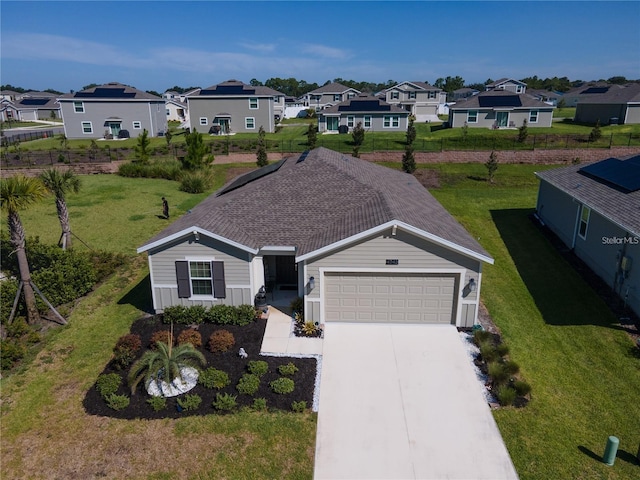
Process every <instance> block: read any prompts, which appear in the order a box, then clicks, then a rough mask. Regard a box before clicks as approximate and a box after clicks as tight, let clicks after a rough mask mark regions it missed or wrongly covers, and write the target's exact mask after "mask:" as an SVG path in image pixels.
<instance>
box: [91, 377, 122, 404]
mask: <svg viewBox="0 0 640 480" xmlns="http://www.w3.org/2000/svg"><path fill="white" fill-rule="evenodd" d="M120 384H122V377H121V376H120V375H118V374H117V373H103V374H102V375H100V376H99V377H98V379H97V380H96V390H98V393H99V394H100V396H101V397H102V398H104V399H105V400H106V399H107V397H108V396H110V395H114V394H115V393H116V392H117V391H118V388H120Z"/></svg>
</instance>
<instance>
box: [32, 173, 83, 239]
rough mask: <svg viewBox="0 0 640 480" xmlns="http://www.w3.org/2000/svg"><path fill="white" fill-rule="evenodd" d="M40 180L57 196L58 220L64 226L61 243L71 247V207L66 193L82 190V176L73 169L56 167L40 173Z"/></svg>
mask: <svg viewBox="0 0 640 480" xmlns="http://www.w3.org/2000/svg"><path fill="white" fill-rule="evenodd" d="M40 180H42V183H44V186H45V187H46V188H47V190H48V191H49V192H51V193H53V194H54V195H55V197H56V209H57V211H58V221H59V222H60V226H61V227H62V235H61V236H60V242H59V243H60V244H61V245H62V249H63V250H66V249H67V248H71V226H70V224H69V209H68V208H67V201H66V198H65V195H66V194H67V193H69V192H73V193H78V192H79V191H80V178H79V177H77V176H76V175H75V174H74V173H73V172H72V171H71V170H65V171H64V172H63V171H60V170H58V169H55V168H50V169H48V170H45V171H44V172H42V173H41V174H40Z"/></svg>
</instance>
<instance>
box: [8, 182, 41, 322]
mask: <svg viewBox="0 0 640 480" xmlns="http://www.w3.org/2000/svg"><path fill="white" fill-rule="evenodd" d="M46 194H47V189H46V188H45V186H44V184H43V183H42V181H41V180H40V179H38V178H29V177H25V176H24V175H16V176H14V177H9V178H5V179H2V181H1V182H0V205H1V206H2V208H3V209H4V210H6V211H7V213H8V226H9V236H10V237H11V244H12V245H13V248H14V249H15V253H16V257H17V259H18V268H19V270H20V281H21V282H22V288H23V291H24V300H25V304H26V307H27V321H28V322H29V323H30V324H35V323H39V322H40V314H39V313H38V307H37V306H36V296H35V293H34V291H33V287H32V285H31V272H30V271H29V262H28V261H27V253H26V252H25V234H24V227H23V226H22V221H21V220H20V215H19V214H18V212H19V211H20V210H22V209H24V208H27V207H28V206H29V205H31V204H32V203H35V202H36V201H38V200H40V199H42V198H43V197H44V196H45V195H46Z"/></svg>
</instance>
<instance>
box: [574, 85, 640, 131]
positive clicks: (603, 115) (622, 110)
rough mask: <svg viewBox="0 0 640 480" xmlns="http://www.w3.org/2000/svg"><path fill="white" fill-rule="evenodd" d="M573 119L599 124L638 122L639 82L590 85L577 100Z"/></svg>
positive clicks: (639, 116)
mask: <svg viewBox="0 0 640 480" xmlns="http://www.w3.org/2000/svg"><path fill="white" fill-rule="evenodd" d="M574 121H576V122H579V123H590V124H595V123H597V122H600V124H601V125H609V124H614V125H617V124H631V123H640V84H638V83H633V84H630V85H627V86H622V85H608V86H605V87H590V88H589V89H587V90H585V92H583V94H582V95H581V96H580V99H579V100H578V104H577V107H576V115H575V118H574Z"/></svg>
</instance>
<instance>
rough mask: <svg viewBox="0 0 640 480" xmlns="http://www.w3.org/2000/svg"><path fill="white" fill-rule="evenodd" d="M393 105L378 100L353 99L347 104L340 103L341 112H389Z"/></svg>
mask: <svg viewBox="0 0 640 480" xmlns="http://www.w3.org/2000/svg"><path fill="white" fill-rule="evenodd" d="M390 110H391V105H384V104H381V103H380V102H379V101H377V100H351V102H349V103H348V104H347V105H340V106H339V107H338V111H340V112H388V111H390Z"/></svg>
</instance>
